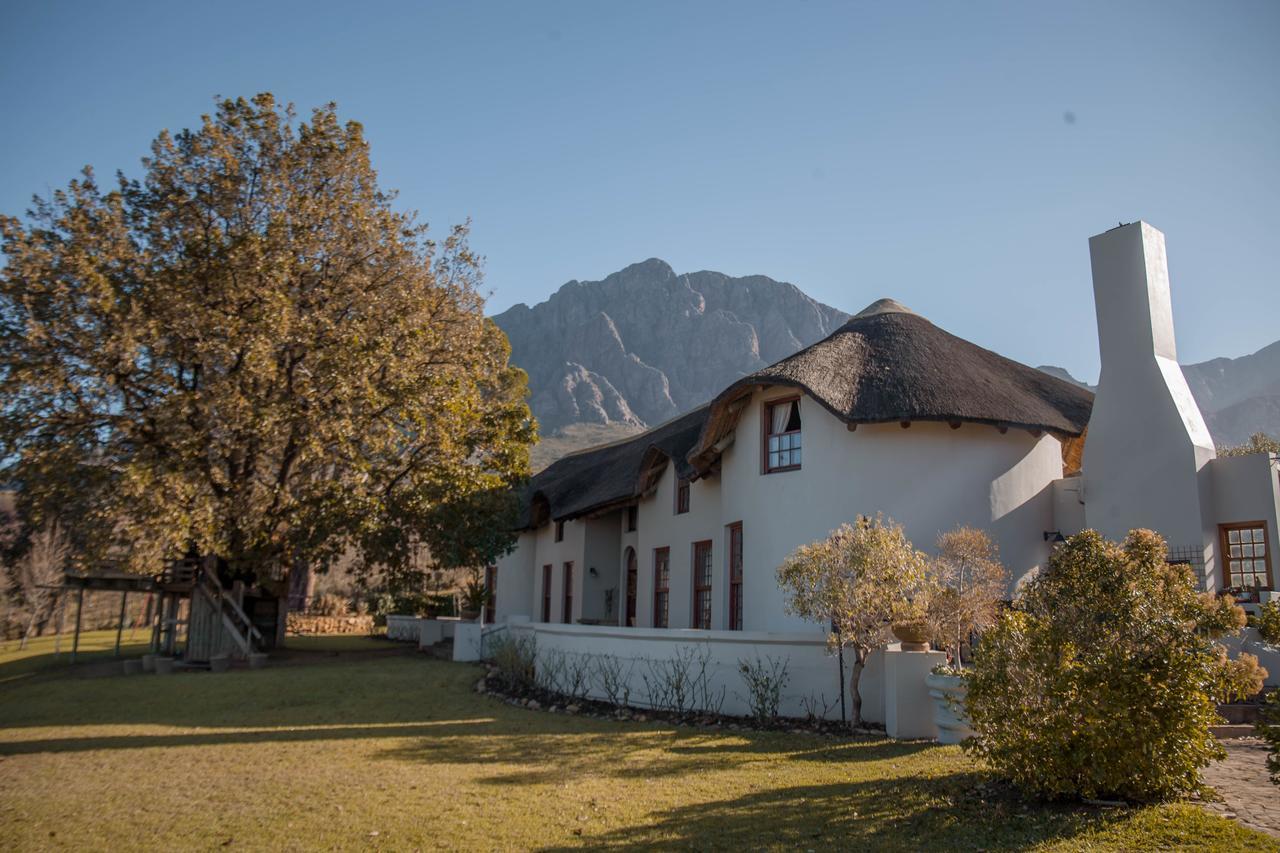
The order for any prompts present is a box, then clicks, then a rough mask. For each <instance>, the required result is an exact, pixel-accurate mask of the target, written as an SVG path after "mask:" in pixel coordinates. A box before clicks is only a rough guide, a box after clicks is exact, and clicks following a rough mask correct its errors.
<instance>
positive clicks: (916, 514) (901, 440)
mask: <svg viewBox="0 0 1280 853" xmlns="http://www.w3.org/2000/svg"><path fill="white" fill-rule="evenodd" d="M787 393H788V392H787V391H786V390H785V389H771V390H766V391H764V392H760V393H757V394H756V395H755V397H754V398H753V399H752V401H751V404H750V405H748V406H747V407H746V409H745V410H744V411H743V413H742V417H741V420H740V421H739V423H738V428H737V433H736V436H737V437H736V440H735V442H734V444H733V446H732V447H731V448H729V450H728V451H727V452H726V453H725V455H724V459H723V468H722V475H721V479H722V481H723V486H722V495H723V497H722V510H721V511H722V516H723V518H724V519H725V521H726V523H727V522H729V521H733V520H738V519H742V520H744V524H743V540H744V554H745V558H744V620H743V621H744V622H745V626H744V627H745V628H746V629H747V630H749V631H751V630H763V631H796V630H804V628H805V623H803V622H802V621H801V620H799V619H798V618H796V617H791V616H787V615H786V614H785V613H783V609H782V595H781V591H780V590H779V589H778V585H777V580H776V578H775V575H774V572H775V570H776V567H777V566H778V565H779V564H780V563H781V562H782V560H783V559H784V558H785V557H786V556H787V554H788V553H790V552H791V551H792V550H793V549H794V548H795V547H796V546H797V545H800V544H802V543H805V542H810V541H813V540H815V539H821V538H823V537H825V536H826V535H827V534H828V533H829V532H830V531H831V530H833V529H834V528H836V527H838V526H839V525H840V524H841V523H844V522H850V521H852V520H853V519H854V518H856V517H857V515H858V514H866V515H874V514H875V513H876V512H883V513H884V514H885V515H886V516H888V517H891V518H892V519H893V520H894V521H896V522H898V523H900V524H902V525H903V527H904V528H905V530H906V534H907V536H908V537H909V538H910V539H911V540H912V542H914V543H915V545H916V547H917V548H920V549H921V550H923V551H932V550H933V549H934V545H935V543H936V540H937V536H938V534H939V533H940V532H943V531H946V530H950V529H951V528H953V527H955V526H957V525H960V524H966V525H972V526H974V527H979V528H982V529H984V530H986V531H988V532H989V533H990V534H991V536H992V538H993V539H994V540H995V541H996V543H997V544H998V545H999V547H1000V556H1001V559H1002V560H1003V561H1004V563H1005V565H1006V566H1007V567H1008V569H1009V571H1010V574H1011V581H1012V582H1016V581H1017V580H1018V579H1019V578H1021V577H1022V576H1024V575H1026V574H1028V573H1029V572H1032V571H1034V570H1036V569H1037V568H1038V567H1039V566H1041V565H1042V564H1043V563H1044V562H1045V561H1046V560H1047V558H1048V553H1049V551H1048V546H1047V544H1046V543H1045V541H1044V531H1045V530H1049V529H1052V527H1051V523H1052V521H1053V496H1052V483H1053V481H1054V480H1055V479H1057V478H1059V477H1061V476H1062V457H1061V449H1060V445H1059V443H1058V441H1057V440H1056V439H1054V438H1052V437H1050V436H1047V435H1044V436H1041V437H1040V438H1035V437H1034V436H1032V435H1031V434H1030V433H1028V432H1025V431H1022V430H1014V429H1011V430H1009V431H1008V432H1006V433H1003V434H1002V433H1000V432H999V431H998V430H997V429H995V428H994V427H989V426H981V425H974V424H963V425H961V426H960V428H959V429H954V430H953V429H951V428H950V427H949V426H947V425H946V424H939V423H926V422H917V423H914V424H912V425H911V427H910V428H909V429H903V428H902V427H901V426H899V425H898V424H876V425H867V424H864V425H861V426H859V427H858V429H857V430H856V431H854V432H850V431H849V430H848V429H846V427H845V425H844V423H843V422H841V421H840V420H839V419H837V418H836V417H835V416H833V415H831V414H830V413H829V412H827V411H826V409H824V408H822V407H821V406H820V405H819V404H818V403H816V402H815V401H813V400H812V399H811V398H809V397H804V398H803V399H802V400H801V420H802V422H803V435H804V459H803V465H802V467H801V468H800V470H798V471H787V472H782V473H775V474H761V473H760V471H761V460H760V444H759V442H760V420H761V417H762V413H763V406H764V402H765V401H767V400H769V399H773V398H777V397H781V396H786V395H787Z"/></svg>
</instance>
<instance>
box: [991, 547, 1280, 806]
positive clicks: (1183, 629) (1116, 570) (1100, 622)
mask: <svg viewBox="0 0 1280 853" xmlns="http://www.w3.org/2000/svg"><path fill="white" fill-rule="evenodd" d="M1239 618H1240V616H1239V614H1237V613H1234V612H1232V613H1230V614H1226V613H1224V612H1223V610H1222V606H1221V605H1220V604H1217V603H1216V602H1214V601H1213V600H1212V599H1206V598H1204V597H1202V596H1201V595H1199V594H1198V593H1197V591H1196V588H1195V584H1194V580H1193V578H1192V576H1191V574H1190V572H1189V570H1188V569H1187V567H1186V566H1182V565H1170V564H1169V563H1167V562H1166V549H1165V543H1164V541H1163V540H1162V539H1161V538H1160V537H1159V535H1157V534H1155V533H1152V532H1151V531H1148V530H1135V531H1133V532H1131V533H1130V534H1129V536H1128V538H1127V539H1126V540H1125V542H1124V543H1123V545H1121V544H1118V543H1115V542H1109V541H1107V540H1105V539H1103V537H1102V536H1100V535H1099V534H1098V533H1096V532H1095V531H1092V530H1086V531H1084V532H1083V533H1080V534H1077V535H1076V536H1073V537H1071V539H1069V540H1068V541H1067V542H1066V543H1065V544H1064V545H1062V546H1061V547H1059V548H1058V549H1056V550H1055V552H1054V555H1053V558H1052V559H1051V560H1050V563H1049V567H1048V569H1047V570H1046V571H1044V572H1042V573H1041V574H1040V575H1039V576H1038V577H1037V578H1035V579H1033V580H1032V581H1031V582H1029V583H1028V584H1027V585H1026V586H1025V587H1024V589H1023V593H1022V595H1021V597H1020V599H1019V600H1018V601H1016V602H1015V606H1014V608H1013V609H1012V610H1009V611H1006V612H1005V613H1003V614H1002V615H1001V617H1000V619H999V621H998V622H997V623H996V625H995V626H994V627H993V628H991V629H990V630H988V631H987V632H986V633H985V634H984V636H983V641H982V644H981V645H980V646H979V648H978V649H977V650H976V654H975V655H974V661H973V667H972V670H971V672H970V676H969V695H968V702H967V705H968V711H969V717H970V720H971V722H972V726H973V728H974V730H975V731H976V732H977V734H976V736H975V737H974V738H973V739H972V740H971V741H970V742H969V744H968V748H969V749H970V750H972V751H973V752H974V753H976V754H977V755H979V756H980V757H982V758H984V759H986V761H987V762H988V763H989V764H990V765H991V766H992V767H994V768H995V769H996V770H997V771H998V772H999V773H1001V774H1002V775H1004V776H1006V777H1007V778H1009V779H1011V780H1012V781H1014V782H1015V783H1016V784H1018V785H1019V786H1020V787H1023V788H1024V789H1026V790H1028V791H1030V792H1032V793H1034V794H1036V795H1039V796H1044V797H1050V798H1053V797H1068V796H1079V797H1120V798H1124V799H1127V800H1134V801H1152V800H1163V799H1168V798H1171V797H1176V796H1179V795H1182V794H1185V793H1188V792H1191V791H1194V790H1195V789H1197V788H1198V787H1199V786H1200V770H1201V768H1203V767H1205V766H1206V765H1208V764H1209V762H1210V761H1212V760H1214V759H1215V758H1218V757H1220V756H1221V755H1222V749H1221V747H1220V746H1219V745H1218V744H1217V742H1216V741H1215V740H1214V738H1213V736H1212V735H1211V734H1210V733H1209V726H1210V725H1212V724H1215V723H1217V722H1218V715H1217V713H1216V709H1215V704H1214V703H1215V699H1216V698H1218V696H1239V695H1242V694H1246V693H1248V692H1250V691H1256V690H1257V689H1258V687H1260V686H1261V678H1262V675H1263V674H1264V673H1265V671H1263V670H1261V668H1260V667H1258V665H1257V660H1256V659H1253V658H1251V657H1248V658H1246V656H1241V658H1240V659H1238V660H1237V661H1234V662H1231V663H1230V664H1228V663H1227V662H1226V659H1225V656H1223V655H1221V653H1220V648H1221V647H1220V646H1218V645H1217V644H1216V643H1214V642H1213V641H1212V637H1213V636H1215V635H1217V634H1219V633H1220V632H1221V629H1222V628H1223V627H1225V623H1232V624H1234V623H1237V622H1238V621H1239ZM1215 694H1217V695H1215Z"/></svg>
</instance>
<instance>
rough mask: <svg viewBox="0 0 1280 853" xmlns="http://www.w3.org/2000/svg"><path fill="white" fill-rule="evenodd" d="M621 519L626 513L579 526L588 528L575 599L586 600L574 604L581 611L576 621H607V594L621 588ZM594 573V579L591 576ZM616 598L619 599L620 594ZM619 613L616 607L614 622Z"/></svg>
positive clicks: (592, 520) (612, 615)
mask: <svg viewBox="0 0 1280 853" xmlns="http://www.w3.org/2000/svg"><path fill="white" fill-rule="evenodd" d="M619 515H622V513H619V512H611V513H608V514H606V515H603V516H601V517H599V518H590V519H585V520H583V521H582V522H579V523H580V524H582V525H584V526H585V527H586V531H585V536H584V542H583V556H582V562H581V563H579V564H578V565H580V566H581V568H579V569H578V573H579V574H580V575H581V577H579V578H575V579H574V581H575V583H576V584H577V587H578V590H577V591H576V592H575V596H579V597H581V599H582V600H581V601H580V602H577V601H575V602H574V604H575V609H576V610H577V611H578V612H577V613H576V614H575V615H574V621H577V619H579V618H582V619H596V620H602V621H603V620H604V619H605V618H606V612H605V593H606V592H607V591H609V590H613V589H614V588H615V587H617V586H618V568H617V566H618V562H617V561H618V541H619V539H620V538H621V532H620V524H621V522H620V521H619V520H618V516H619ZM593 569H594V570H595V574H594V575H592V573H591V572H592V570H593ZM614 595H615V596H616V595H617V593H616V591H615V593H614ZM616 612H617V605H616V604H615V605H614V614H610V618H614V617H615V616H616Z"/></svg>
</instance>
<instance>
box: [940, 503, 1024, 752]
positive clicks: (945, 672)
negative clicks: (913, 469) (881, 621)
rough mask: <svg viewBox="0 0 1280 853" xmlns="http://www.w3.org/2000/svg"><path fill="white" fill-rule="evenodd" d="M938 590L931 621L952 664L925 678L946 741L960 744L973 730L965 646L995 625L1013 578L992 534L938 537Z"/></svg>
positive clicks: (967, 531)
mask: <svg viewBox="0 0 1280 853" xmlns="http://www.w3.org/2000/svg"><path fill="white" fill-rule="evenodd" d="M929 576H930V580H931V585H932V590H933V593H932V595H931V596H930V598H929V605H928V607H929V617H928V621H929V624H930V625H931V626H932V628H933V636H935V637H937V638H939V639H940V640H941V642H942V645H943V647H944V648H945V649H946V651H947V656H948V658H950V662H949V663H947V664H944V665H940V666H937V667H934V669H933V671H932V672H931V673H929V674H928V675H927V676H925V684H926V685H927V686H928V688H929V695H930V696H931V697H932V698H933V704H934V709H933V722H934V724H935V725H936V726H937V727H938V741H939V742H940V743H959V742H960V741H962V740H964V739H965V738H967V737H969V736H970V735H972V734H973V729H971V728H970V727H969V717H968V713H967V712H966V711H965V699H966V697H967V696H968V693H969V686H968V684H967V682H966V678H965V672H964V654H965V647H966V645H967V644H968V641H969V639H970V637H972V636H974V635H975V634H977V633H979V632H981V631H983V630H984V629H986V628H988V627H990V626H991V625H992V624H993V623H994V622H995V619H996V616H997V615H998V614H999V612H1000V602H1001V601H1003V600H1004V597H1005V594H1006V591H1007V588H1008V576H1007V574H1006V573H1005V570H1004V566H1002V565H1001V564H1000V560H999V558H998V555H997V553H996V548H995V545H994V544H993V543H992V542H991V539H990V537H988V536H987V534H986V533H984V532H983V531H981V530H978V529H976V528H972V527H958V528H956V529H955V530H950V531H947V532H946V533H943V534H942V535H941V536H939V537H938V556H937V557H936V558H934V559H933V560H932V561H931V562H930V564H929Z"/></svg>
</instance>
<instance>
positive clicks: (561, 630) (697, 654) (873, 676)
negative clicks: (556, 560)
mask: <svg viewBox="0 0 1280 853" xmlns="http://www.w3.org/2000/svg"><path fill="white" fill-rule="evenodd" d="M508 624H509V629H510V631H511V633H512V635H513V636H514V637H517V638H520V637H532V638H533V639H534V642H535V644H536V649H537V655H538V667H539V668H540V669H544V668H546V667H548V666H555V665H557V664H561V665H562V662H563V661H564V660H566V659H569V660H581V659H582V658H584V657H603V656H612V657H614V658H616V659H617V660H618V662H619V663H620V664H621V670H622V672H623V673H624V675H625V677H626V681H627V684H628V686H629V688H630V691H631V700H630V704H632V705H635V706H638V707H652V705H653V703H652V702H651V701H650V698H649V696H648V685H647V684H646V676H648V679H649V681H650V683H652V682H653V681H654V680H655V678H657V677H658V676H657V674H656V673H657V671H658V670H660V669H661V666H662V664H663V662H666V661H670V660H673V659H675V658H676V657H677V656H680V655H684V656H693V657H694V659H695V660H701V659H702V658H705V659H706V661H707V667H706V672H707V680H708V682H709V687H710V690H711V691H712V692H713V693H714V694H715V695H717V696H718V695H720V694H721V693H722V692H723V696H724V705H723V707H722V708H721V709H720V710H721V711H722V712H723V713H725V714H732V715H746V714H749V713H750V712H751V709H750V706H749V703H748V699H747V697H748V695H749V694H748V691H747V686H746V684H745V682H744V681H743V679H742V675H741V673H740V668H741V665H742V663H743V662H746V663H754V662H755V661H757V660H760V661H765V662H767V661H768V659H770V658H772V659H774V660H779V661H783V660H785V661H786V662H787V674H788V676H789V678H788V681H787V685H786V687H785V688H784V690H783V691H782V702H781V706H780V709H779V710H780V713H781V714H782V715H783V716H788V717H804V716H806V715H807V712H808V710H809V709H811V708H815V707H816V709H817V710H818V711H821V710H822V708H823V707H824V706H825V708H826V714H825V716H826V717H827V718H828V719H834V720H838V719H840V693H841V688H842V684H841V679H840V670H839V664H838V661H837V659H836V657H835V656H834V655H831V654H828V652H827V644H826V640H825V638H824V637H823V636H821V635H816V636H815V635H813V634H781V633H767V632H763V631H698V630H692V629H689V630H680V629H667V630H664V629H645V628H619V627H614V626H599V625H557V624H548V623H534V622H510V623H508ZM852 665H853V654H852V652H851V651H846V654H845V669H844V681H843V687H844V689H845V690H846V691H847V687H848V680H849V676H850V675H851V672H852ZM695 668H696V665H695ZM883 671H884V658H883V655H882V654H880V653H876V654H874V655H873V656H872V658H871V660H870V661H869V663H868V665H867V668H866V670H865V671H864V672H863V675H862V682H861V690H860V692H861V694H862V716H863V718H864V719H865V720H866V721H868V722H874V723H883V722H884V697H883ZM589 695H590V696H591V698H594V699H606V698H607V697H605V696H604V695H603V694H602V693H601V691H600V689H599V687H598V686H597V685H593V686H592V687H591V689H590V692H589ZM806 700H807V703H806ZM847 701H848V695H847V692H846V702H847Z"/></svg>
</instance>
